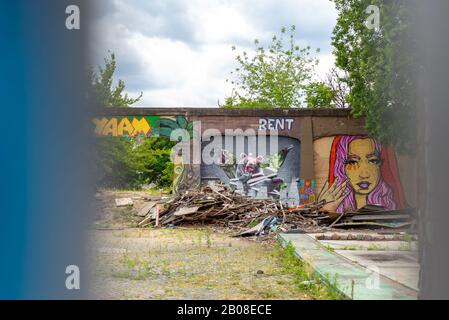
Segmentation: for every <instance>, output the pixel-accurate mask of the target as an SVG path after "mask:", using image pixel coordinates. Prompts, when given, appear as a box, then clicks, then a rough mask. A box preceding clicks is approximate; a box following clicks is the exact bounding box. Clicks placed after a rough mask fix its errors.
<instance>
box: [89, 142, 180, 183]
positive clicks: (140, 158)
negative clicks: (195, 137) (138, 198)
mask: <svg viewBox="0 0 449 320" xmlns="http://www.w3.org/2000/svg"><path fill="white" fill-rule="evenodd" d="M174 144H175V142H172V141H170V140H169V139H167V138H165V137H151V138H143V139H142V138H133V137H122V138H117V137H98V138H97V150H96V151H97V168H98V179H97V186H98V187H101V188H114V189H140V188H142V186H144V185H146V184H151V183H153V184H155V185H156V186H157V187H159V188H169V187H170V186H171V184H172V180H173V163H172V162H171V160H170V151H171V148H172V147H173V146H174Z"/></svg>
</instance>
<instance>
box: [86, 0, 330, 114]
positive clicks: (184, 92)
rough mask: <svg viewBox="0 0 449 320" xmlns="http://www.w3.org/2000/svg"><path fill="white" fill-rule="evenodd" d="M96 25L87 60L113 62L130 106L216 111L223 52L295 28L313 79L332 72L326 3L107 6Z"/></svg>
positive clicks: (226, 67)
mask: <svg viewBox="0 0 449 320" xmlns="http://www.w3.org/2000/svg"><path fill="white" fill-rule="evenodd" d="M102 4H103V5H106V6H108V10H106V11H104V14H102V15H101V16H99V17H98V19H97V21H96V23H95V25H94V28H95V29H96V31H97V32H96V35H95V41H94V55H95V56H96V57H97V60H99V59H98V58H99V57H104V56H105V55H106V54H107V51H108V50H111V51H113V52H115V53H116V56H117V64H118V70H117V75H116V76H117V78H120V79H123V80H124V81H125V83H126V85H127V90H128V92H129V93H130V94H138V93H140V91H143V93H144V95H143V99H142V101H140V102H139V103H138V104H137V106H178V107H180V106H197V107H198V106H217V101H218V99H220V101H221V102H223V100H224V97H225V96H226V95H227V94H229V93H230V91H231V88H230V87H229V85H227V83H226V81H225V80H226V79H227V78H228V77H229V73H230V71H232V70H233V68H235V66H236V65H235V61H234V55H235V52H232V50H231V46H232V45H234V44H235V45H237V47H238V48H239V49H250V48H252V45H253V44H252V43H253V40H254V39H255V38H258V39H261V40H262V41H265V42H266V41H268V40H269V39H270V38H271V36H272V35H273V34H275V33H278V32H279V30H280V28H281V27H282V26H287V27H288V26H290V25H292V24H294V25H296V26H297V36H298V38H299V42H300V44H302V45H311V46H312V48H316V47H319V48H320V49H321V54H320V55H319V58H320V64H319V66H318V67H317V68H316V70H317V74H318V77H322V78H324V75H325V73H326V72H327V70H328V69H329V68H330V67H331V66H332V65H333V57H332V54H331V46H330V37H331V32H332V28H333V25H334V24H335V18H336V13H335V9H334V8H333V4H332V3H331V2H330V1H329V0H284V1H277V0H257V1H256V0H247V1H240V0H191V1H184V0H151V1H148V0H114V1H113V2H111V1H109V0H108V2H102Z"/></svg>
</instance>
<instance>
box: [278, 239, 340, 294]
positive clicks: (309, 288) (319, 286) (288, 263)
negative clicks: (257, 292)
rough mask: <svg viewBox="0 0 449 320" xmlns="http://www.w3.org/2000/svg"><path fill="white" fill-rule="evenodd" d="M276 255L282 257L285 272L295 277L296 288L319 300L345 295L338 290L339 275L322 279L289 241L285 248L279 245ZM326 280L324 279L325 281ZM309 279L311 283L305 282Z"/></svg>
mask: <svg viewBox="0 0 449 320" xmlns="http://www.w3.org/2000/svg"><path fill="white" fill-rule="evenodd" d="M275 252H276V255H277V256H278V257H280V259H281V263H282V269H283V272H284V273H286V274H290V275H292V276H293V277H294V282H295V284H296V289H297V290H298V291H301V292H302V293H304V294H306V295H308V296H311V297H312V298H313V299H317V300H340V299H343V296H342V295H341V294H340V293H339V292H338V291H337V289H336V287H337V280H338V279H337V277H335V279H332V281H330V280H331V279H328V278H326V277H325V279H321V278H320V277H319V276H317V275H316V274H314V272H313V270H312V268H311V266H309V265H308V264H306V263H305V262H304V261H302V260H301V259H299V258H298V257H297V256H296V253H295V247H294V246H293V245H292V244H291V243H289V244H288V245H286V246H285V248H284V249H282V248H281V246H279V245H277V246H276V248H275ZM323 280H324V281H323ZM305 281H307V282H308V283H309V284H305V285H304V284H303V283H304V282H305ZM326 283H327V284H329V285H327V284H326Z"/></svg>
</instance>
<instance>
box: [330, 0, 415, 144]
mask: <svg viewBox="0 0 449 320" xmlns="http://www.w3.org/2000/svg"><path fill="white" fill-rule="evenodd" d="M334 2H335V6H336V9H337V10H338V19H337V24H336V26H335V29H334V32H333V41H332V43H333V46H334V54H335V56H336V65H337V66H338V67H339V68H341V69H342V70H343V71H344V72H346V73H347V78H346V80H345V81H346V83H347V85H348V87H349V91H350V92H349V95H348V102H349V104H350V105H351V107H352V110H353V114H354V115H355V116H364V117H365V119H366V128H367V130H368V131H369V132H370V134H372V135H373V136H376V137H378V138H379V139H380V140H381V142H383V143H384V144H386V145H394V146H396V147H397V150H399V151H402V152H404V151H406V152H407V151H412V150H413V149H414V146H415V138H414V137H415V136H416V135H415V129H414V124H415V121H416V103H417V101H418V99H417V96H416V90H415V89H416V79H417V78H418V77H417V71H418V68H419V66H418V65H417V64H416V61H415V57H414V56H413V54H412V53H413V52H415V51H414V50H412V48H413V39H412V38H411V37H410V21H411V18H410V12H409V11H408V10H407V5H406V3H407V0H391V1H383V0H334ZM372 5H374V6H376V7H377V8H378V9H379V13H380V15H379V25H378V26H377V27H375V28H372V27H369V25H367V23H366V22H367V21H368V22H369V21H370V20H369V19H370V18H371V16H370V15H372V14H373V13H375V12H370V11H369V6H372ZM370 8H372V7H370Z"/></svg>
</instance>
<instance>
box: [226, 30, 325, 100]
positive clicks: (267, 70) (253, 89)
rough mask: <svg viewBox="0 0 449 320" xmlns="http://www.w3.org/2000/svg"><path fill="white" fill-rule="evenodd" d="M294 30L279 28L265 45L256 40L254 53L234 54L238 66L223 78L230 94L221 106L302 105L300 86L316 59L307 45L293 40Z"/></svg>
mask: <svg viewBox="0 0 449 320" xmlns="http://www.w3.org/2000/svg"><path fill="white" fill-rule="evenodd" d="M294 33H295V26H292V27H291V28H290V29H289V30H287V28H282V30H281V33H280V35H279V36H276V35H275V36H273V38H272V39H271V43H270V44H269V45H268V46H267V47H266V48H265V47H264V46H262V45H261V44H260V42H259V40H257V39H256V40H255V41H254V44H255V52H254V53H252V54H249V53H248V52H246V51H244V52H243V53H242V54H239V55H237V57H236V60H237V62H238V64H239V67H237V68H236V69H235V70H234V71H233V72H231V76H232V79H231V80H229V79H228V80H227V81H228V82H229V81H230V82H231V84H232V85H233V86H234V89H233V93H232V95H231V96H230V97H227V98H226V100H225V104H224V106H223V107H231V108H232V107H233V108H239V107H240V108H244V107H267V108H291V107H300V106H302V104H303V103H304V95H305V93H304V86H305V85H307V84H308V83H309V81H310V79H311V76H312V72H313V67H314V66H315V65H316V64H317V63H318V60H317V59H315V58H313V57H311V55H310V47H305V48H302V47H301V46H299V45H298V44H297V43H296V41H295V36H294ZM286 35H288V40H287V41H286V40H285V39H284V37H285V36H286ZM233 50H236V48H235V46H234V47H233ZM317 51H319V50H317Z"/></svg>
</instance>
